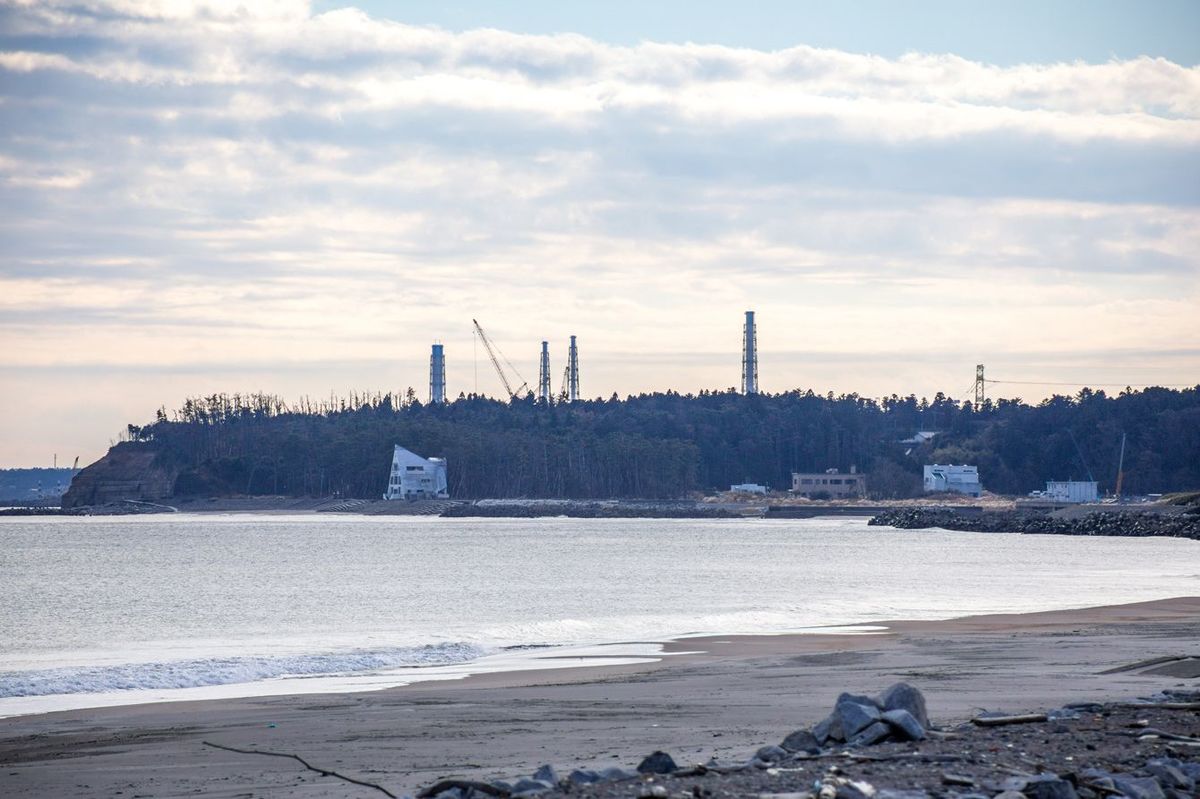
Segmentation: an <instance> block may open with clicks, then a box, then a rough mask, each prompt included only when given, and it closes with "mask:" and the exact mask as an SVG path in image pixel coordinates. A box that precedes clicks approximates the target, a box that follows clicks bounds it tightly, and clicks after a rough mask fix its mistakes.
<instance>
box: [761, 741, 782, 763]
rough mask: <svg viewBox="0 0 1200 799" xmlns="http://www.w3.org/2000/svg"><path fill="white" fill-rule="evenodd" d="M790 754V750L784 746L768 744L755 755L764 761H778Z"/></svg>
mask: <svg viewBox="0 0 1200 799" xmlns="http://www.w3.org/2000/svg"><path fill="white" fill-rule="evenodd" d="M788 754H789V753H788V751H787V750H786V749H785V748H783V747H782V746H774V745H768V746H764V747H761V748H760V749H759V750H758V751H757V752H755V753H754V757H755V758H757V759H758V760H761V761H762V762H764V763H777V762H779V761H780V760H786V759H787V757H788Z"/></svg>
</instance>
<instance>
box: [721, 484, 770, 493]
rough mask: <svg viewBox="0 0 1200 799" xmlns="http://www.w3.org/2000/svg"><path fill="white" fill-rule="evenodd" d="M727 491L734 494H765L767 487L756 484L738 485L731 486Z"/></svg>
mask: <svg viewBox="0 0 1200 799" xmlns="http://www.w3.org/2000/svg"><path fill="white" fill-rule="evenodd" d="M729 490H730V491H732V492H733V493H735V494H766V493H767V487H766V486H764V485H759V484H758V483H738V484H737V485H731V486H730V487H729Z"/></svg>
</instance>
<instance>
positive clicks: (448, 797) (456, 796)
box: [433, 788, 465, 799]
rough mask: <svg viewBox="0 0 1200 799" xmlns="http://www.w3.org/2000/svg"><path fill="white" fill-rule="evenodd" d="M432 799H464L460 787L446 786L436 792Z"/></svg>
mask: <svg viewBox="0 0 1200 799" xmlns="http://www.w3.org/2000/svg"><path fill="white" fill-rule="evenodd" d="M433 799H465V797H464V796H463V792H462V790H461V789H460V788H447V789H446V790H444V791H442V792H441V793H439V794H436V795H435V796H434V797H433Z"/></svg>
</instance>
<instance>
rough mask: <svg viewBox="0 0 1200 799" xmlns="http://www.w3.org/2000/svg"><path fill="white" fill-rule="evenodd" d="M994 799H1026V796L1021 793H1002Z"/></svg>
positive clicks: (993, 798)
mask: <svg viewBox="0 0 1200 799" xmlns="http://www.w3.org/2000/svg"><path fill="white" fill-rule="evenodd" d="M992 799H1025V794H1023V793H1021V792H1020V791H1001V792H1000V793H998V794H996V795H995V796H993V797H992Z"/></svg>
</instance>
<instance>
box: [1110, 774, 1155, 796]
mask: <svg viewBox="0 0 1200 799" xmlns="http://www.w3.org/2000/svg"><path fill="white" fill-rule="evenodd" d="M1112 781H1113V785H1114V786H1115V787H1116V789H1117V790H1118V791H1120V792H1121V793H1123V794H1125V795H1126V796H1128V797H1129V799H1166V794H1164V793H1163V790H1162V788H1161V787H1160V786H1159V784H1158V781H1157V780H1156V779H1154V778H1153V777H1134V776H1133V775H1131V774H1114V775H1113V777H1112Z"/></svg>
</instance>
